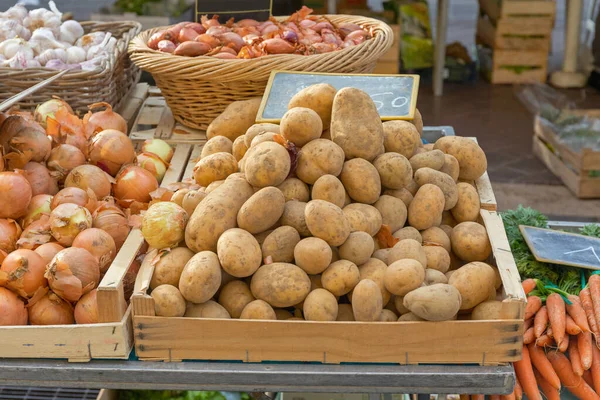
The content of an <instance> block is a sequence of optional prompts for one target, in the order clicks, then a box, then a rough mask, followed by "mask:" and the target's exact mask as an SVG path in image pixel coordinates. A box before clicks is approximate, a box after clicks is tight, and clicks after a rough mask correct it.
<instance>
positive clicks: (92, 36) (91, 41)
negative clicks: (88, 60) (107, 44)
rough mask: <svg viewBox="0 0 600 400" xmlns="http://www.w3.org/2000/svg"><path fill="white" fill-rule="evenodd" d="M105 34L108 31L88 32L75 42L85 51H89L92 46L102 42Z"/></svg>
mask: <svg viewBox="0 0 600 400" xmlns="http://www.w3.org/2000/svg"><path fill="white" fill-rule="evenodd" d="M105 36H106V33H104V32H92V33H88V34H87V35H83V36H82V37H80V38H79V39H78V40H77V42H76V43H75V46H78V47H81V48H82V49H84V50H85V51H88V50H89V49H90V47H92V46H95V45H98V44H100V43H102V41H103V40H104V38H105Z"/></svg>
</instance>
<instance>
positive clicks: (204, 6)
mask: <svg viewBox="0 0 600 400" xmlns="http://www.w3.org/2000/svg"><path fill="white" fill-rule="evenodd" d="M272 9H273V0H196V22H200V17H201V16H202V15H208V17H209V18H212V16H213V15H215V14H216V15H218V16H219V21H220V22H221V23H224V22H226V21H227V20H228V19H230V18H235V20H236V21H239V20H241V19H245V18H250V19H255V20H257V21H266V20H268V19H269V17H270V16H271V10H272Z"/></svg>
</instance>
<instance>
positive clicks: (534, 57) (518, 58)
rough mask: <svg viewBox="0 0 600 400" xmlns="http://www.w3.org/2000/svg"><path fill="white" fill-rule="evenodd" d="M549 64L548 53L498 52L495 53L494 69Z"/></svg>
mask: <svg viewBox="0 0 600 400" xmlns="http://www.w3.org/2000/svg"><path fill="white" fill-rule="evenodd" d="M547 63H548V52H546V51H531V50H527V51H525V50H496V51H494V69H497V68H498V67H501V66H506V65H508V66H529V67H537V66H545V65H546V64H547Z"/></svg>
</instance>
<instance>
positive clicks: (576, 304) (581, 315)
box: [566, 294, 590, 332]
mask: <svg viewBox="0 0 600 400" xmlns="http://www.w3.org/2000/svg"><path fill="white" fill-rule="evenodd" d="M568 299H569V301H570V302H571V304H567V305H566V306H567V314H569V316H570V317H571V318H573V321H574V322H575V323H576V324H577V326H579V327H580V328H581V330H582V331H584V332H589V331H590V325H589V323H588V320H587V317H586V315H585V310H584V309H583V306H582V305H581V300H580V299H579V297H577V296H574V295H572V294H570V295H569V296H568Z"/></svg>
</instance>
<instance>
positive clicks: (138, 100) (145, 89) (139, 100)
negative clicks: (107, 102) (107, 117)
mask: <svg viewBox="0 0 600 400" xmlns="http://www.w3.org/2000/svg"><path fill="white" fill-rule="evenodd" d="M150 89H151V88H150V85H148V84H147V83H138V84H137V85H135V87H134V88H133V90H132V91H131V93H129V96H128V97H127V100H126V101H124V102H123V103H122V104H121V106H120V107H119V108H118V109H116V110H115V112H117V113H118V114H119V115H121V116H122V117H123V118H124V119H125V121H127V130H128V132H131V128H133V123H134V122H135V119H136V117H137V115H138V112H139V111H140V108H141V107H142V104H143V103H144V100H146V97H148V95H150V93H151V92H150Z"/></svg>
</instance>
